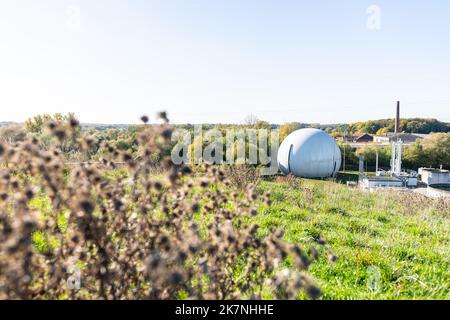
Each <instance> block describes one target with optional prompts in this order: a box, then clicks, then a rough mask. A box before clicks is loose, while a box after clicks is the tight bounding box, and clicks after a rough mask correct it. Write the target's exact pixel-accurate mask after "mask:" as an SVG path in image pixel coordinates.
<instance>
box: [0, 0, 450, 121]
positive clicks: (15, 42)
mask: <svg viewBox="0 0 450 320" xmlns="http://www.w3.org/2000/svg"><path fill="white" fill-rule="evenodd" d="M449 14H450V3H449V2H448V1H444V0H439V1H438V0H435V1H429V2H411V1H406V0H402V1H395V2H392V1H385V0H384V1H381V0H380V1H365V0H362V1H361V0H349V1H345V2H340V3H338V2H336V1H325V0H322V1H315V2H311V1H286V0H285V1H277V2H275V1H267V0H263V1H256V0H247V1H238V0H229V1H222V0H216V1H206V0H200V1H181V0H171V1H168V0H165V1H159V0H153V1H145V0H129V1H126V2H125V1H118V0H108V1H106V0H95V1H92V0H42V1H39V2H37V1H32V0H18V1H3V2H2V3H0V70H1V72H0V121H15V122H23V121H25V120H26V119H27V118H29V117H31V116H33V115H36V114H43V113H55V112H60V113H67V112H74V113H75V114H76V115H77V116H78V117H79V119H80V120H81V121H82V122H83V123H97V124H134V123H139V117H140V116H141V115H142V114H147V115H149V116H150V118H151V120H154V115H155V113H156V112H157V111H161V110H166V111H167V112H168V113H169V116H170V119H171V121H172V122H173V123H192V124H195V123H242V122H243V121H244V119H245V117H246V116H248V115H250V114H253V115H255V116H256V117H258V118H259V119H261V120H265V121H268V122H270V123H277V124H281V123H285V122H292V121H296V122H302V123H321V124H337V123H351V122H358V121H366V120H376V119H386V118H393V117H394V116H395V102H396V101H397V100H400V101H401V102H402V109H401V117H402V118H413V117H417V118H436V119H438V120H440V121H444V122H450V90H449V89H448V88H450V64H449V62H448V57H450V41H449V40H450V20H449V19H448V15H449Z"/></svg>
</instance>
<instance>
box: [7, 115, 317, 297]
mask: <svg viewBox="0 0 450 320" xmlns="http://www.w3.org/2000/svg"><path fill="white" fill-rule="evenodd" d="M159 117H160V118H161V119H162V120H163V124H162V125H158V126H147V125H143V126H142V128H141V129H140V131H139V133H138V134H137V140H138V146H139V157H138V158H134V157H133V156H132V155H131V154H130V153H128V152H126V151H122V150H120V149H119V148H117V146H114V145H111V144H109V143H108V142H103V143H102V144H101V148H104V150H106V151H107V156H106V157H105V158H102V159H101V164H92V163H80V164H78V165H73V166H72V167H70V168H68V167H66V165H65V157H64V154H63V153H62V151H63V150H66V149H64V146H66V145H69V144H70V145H72V146H74V147H73V149H74V150H78V152H80V153H84V154H88V153H89V152H90V150H91V148H92V147H93V140H92V138H91V137H89V136H83V135H81V133H80V130H79V123H78V121H77V120H76V119H75V118H74V117H73V116H71V117H69V118H67V119H62V120H61V121H55V120H54V119H48V121H45V122H44V125H45V127H46V128H45V132H44V131H43V132H42V133H43V134H45V135H46V136H48V137H49V140H48V142H49V143H46V144H42V143H41V141H40V140H39V139H38V138H37V137H36V136H33V137H31V138H29V139H27V140H24V141H20V142H8V143H1V144H0V157H1V164H2V167H3V168H2V170H1V173H0V299H18V298H19V299H68V298H70V299H146V298H147V299H178V298H190V299H191V298H195V299H231V298H235V299H237V298H256V299H258V298H263V297H264V296H267V295H270V296H271V297H275V298H284V299H287V298H295V297H297V296H298V293H299V292H300V291H302V292H304V294H305V295H307V296H308V297H310V298H318V297H319V296H320V290H319V289H318V288H317V287H316V286H315V285H314V283H313V282H312V280H311V279H310V277H309V276H308V274H307V273H306V270H307V269H308V267H309V266H310V264H311V262H312V261H313V259H314V258H315V256H311V255H309V254H308V251H307V250H304V249H303V248H301V247H299V246H298V245H294V244H289V243H287V242H285V241H283V240H282V237H283V231H282V230H280V229H277V228H273V229H271V232H270V234H266V235H264V236H262V235H261V234H260V233H258V232H259V231H258V225H256V224H253V223H247V222H248V219H250V217H252V216H255V215H257V214H258V206H260V208H267V207H269V206H270V201H271V200H270V194H269V193H263V194H260V193H257V192H256V189H255V186H254V185H248V186H246V187H245V188H244V189H243V190H242V189H238V188H236V187H233V185H232V183H231V182H230V181H229V179H227V177H226V176H225V174H224V171H222V170H221V169H220V168H218V167H216V166H214V167H213V166H206V168H205V169H203V171H202V177H201V178H198V177H195V176H193V174H192V170H191V169H190V168H189V167H185V166H174V165H173V164H172V162H171V161H170V158H167V156H165V155H164V150H165V145H166V144H167V142H168V141H169V140H170V136H171V132H172V128H171V127H170V126H169V125H168V124H167V123H168V120H167V115H166V114H165V113H161V114H160V115H159ZM142 120H143V121H144V123H145V122H147V118H146V117H143V119H142ZM54 144H56V147H55V146H54ZM66 151H67V150H66ZM155 157H156V158H159V159H161V160H160V162H161V166H162V167H163V169H164V171H163V172H164V174H163V175H157V174H154V172H153V170H152V169H153V165H154V159H155ZM117 162H121V163H123V166H121V167H120V168H117V167H116V163H117ZM287 260H289V261H290V268H289V269H286V270H281V266H282V264H283V263H284V261H287Z"/></svg>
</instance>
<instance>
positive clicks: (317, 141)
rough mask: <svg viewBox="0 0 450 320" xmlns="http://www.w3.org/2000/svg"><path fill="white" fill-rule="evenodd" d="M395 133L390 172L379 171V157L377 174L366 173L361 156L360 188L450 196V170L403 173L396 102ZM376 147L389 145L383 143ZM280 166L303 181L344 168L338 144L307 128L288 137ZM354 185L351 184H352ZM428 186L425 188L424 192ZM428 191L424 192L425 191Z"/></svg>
mask: <svg viewBox="0 0 450 320" xmlns="http://www.w3.org/2000/svg"><path fill="white" fill-rule="evenodd" d="M396 111H397V112H396V117H395V130H394V132H393V133H391V139H390V143H391V161H390V170H388V171H384V170H379V169H378V152H377V154H376V166H375V174H374V175H373V174H372V175H369V174H366V173H365V172H364V162H363V158H362V155H361V154H360V155H359V179H358V183H357V185H358V186H359V187H360V188H362V189H364V190H377V189H384V188H418V187H419V189H422V190H419V191H422V192H421V193H424V194H426V195H428V196H432V197H441V196H443V197H450V176H449V171H448V170H444V169H442V167H441V168H439V169H436V168H419V169H418V171H411V170H410V171H408V172H406V171H404V170H402V150H403V144H404V142H403V141H402V138H401V137H402V133H400V132H399V128H400V102H397V110H396ZM373 146H386V144H383V143H381V142H378V144H377V143H375V144H373ZM277 158H278V160H277V161H278V167H279V169H280V170H281V172H282V173H283V174H285V175H289V174H292V175H294V176H296V177H304V178H328V177H332V178H334V177H336V175H337V173H338V171H339V170H340V169H341V163H342V155H341V151H340V149H339V146H338V145H337V143H336V141H335V140H334V139H333V138H332V137H331V136H330V135H329V134H327V133H326V132H324V131H322V130H319V129H313V128H305V129H299V130H296V131H294V132H292V133H291V134H289V135H288V136H287V137H286V138H285V139H284V140H283V142H282V143H281V145H280V148H279V149H278V156H277ZM344 167H345V165H344ZM349 185H351V184H349ZM425 187H426V189H425ZM425 190H426V192H423V191H425Z"/></svg>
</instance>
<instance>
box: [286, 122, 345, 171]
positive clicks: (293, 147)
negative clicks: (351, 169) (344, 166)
mask: <svg viewBox="0 0 450 320" xmlns="http://www.w3.org/2000/svg"><path fill="white" fill-rule="evenodd" d="M278 167H279V168H280V170H281V171H282V172H283V173H284V174H293V175H295V176H297V177H305V178H324V177H332V176H335V175H336V172H337V171H338V170H339V168H340V167H341V151H340V150H339V146H338V145H337V144H336V142H335V141H334V139H333V138H332V137H331V136H330V135H328V134H327V133H326V132H325V131H322V130H319V129H313V128H306V129H300V130H296V131H294V132H292V133H291V134H290V135H288V136H287V137H286V139H284V140H283V142H282V143H281V145H280V148H279V149H278Z"/></svg>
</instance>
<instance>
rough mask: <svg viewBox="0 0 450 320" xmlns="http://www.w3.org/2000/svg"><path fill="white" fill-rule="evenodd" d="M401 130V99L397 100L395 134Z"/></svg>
mask: <svg viewBox="0 0 450 320" xmlns="http://www.w3.org/2000/svg"><path fill="white" fill-rule="evenodd" d="M399 131H400V101H397V113H396V115H395V134H397V133H399Z"/></svg>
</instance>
